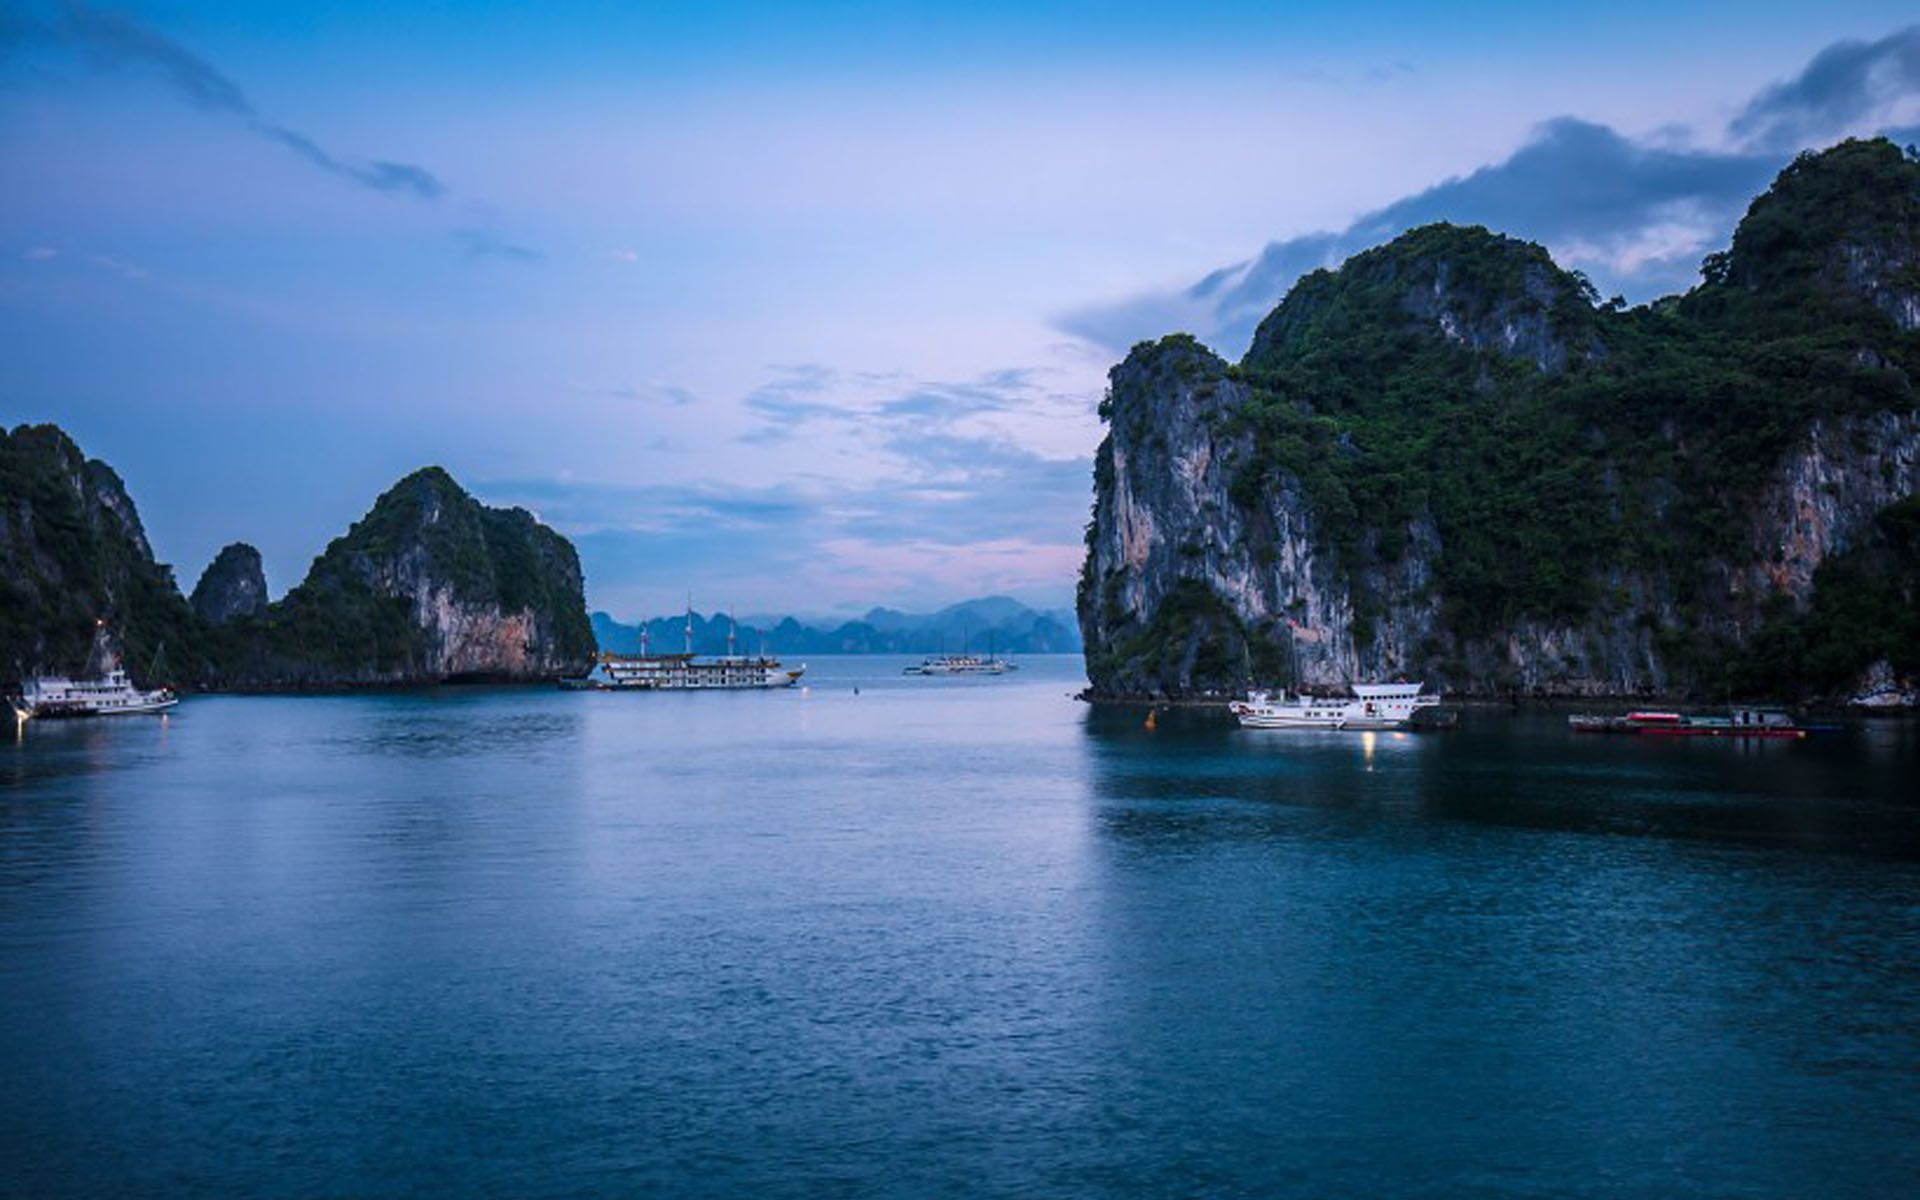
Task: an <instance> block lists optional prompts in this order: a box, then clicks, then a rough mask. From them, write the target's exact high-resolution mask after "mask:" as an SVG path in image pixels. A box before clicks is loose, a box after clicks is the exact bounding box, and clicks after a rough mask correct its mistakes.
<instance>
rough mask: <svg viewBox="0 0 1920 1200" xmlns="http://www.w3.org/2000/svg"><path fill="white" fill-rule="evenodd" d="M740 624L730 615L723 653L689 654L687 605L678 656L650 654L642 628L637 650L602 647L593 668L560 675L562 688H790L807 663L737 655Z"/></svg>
mask: <svg viewBox="0 0 1920 1200" xmlns="http://www.w3.org/2000/svg"><path fill="white" fill-rule="evenodd" d="M737 632H738V626H737V625H734V624H733V623H732V618H728V629H727V652H726V653H725V654H719V655H698V654H695V653H694V652H693V608H692V605H691V604H689V605H688V608H687V648H686V651H685V653H682V654H649V653H648V652H647V633H646V630H645V629H644V628H643V629H641V631H640V653H638V654H614V653H612V652H609V651H602V652H601V653H599V654H597V655H595V656H594V662H593V667H592V669H590V670H589V671H588V672H587V673H586V674H585V675H580V676H575V677H573V678H568V679H562V680H561V681H560V686H561V687H563V688H568V689H571V690H575V691H594V692H709V691H764V690H767V689H770V688H787V687H793V686H794V685H795V684H797V683H799V682H800V677H801V676H802V675H804V674H806V671H807V668H806V664H804V663H802V664H801V665H800V666H798V667H787V666H786V665H784V664H783V663H781V661H780V660H779V659H777V658H774V657H773V656H771V655H769V654H766V653H761V654H735V653H734V652H733V651H734V638H735V635H736V633H737Z"/></svg>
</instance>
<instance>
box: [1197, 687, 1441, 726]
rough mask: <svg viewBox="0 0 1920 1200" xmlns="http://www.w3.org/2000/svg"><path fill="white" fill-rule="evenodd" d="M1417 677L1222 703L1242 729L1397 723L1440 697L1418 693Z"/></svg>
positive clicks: (1266, 694) (1253, 695)
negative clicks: (1340, 694) (1341, 693)
mask: <svg viewBox="0 0 1920 1200" xmlns="http://www.w3.org/2000/svg"><path fill="white" fill-rule="evenodd" d="M1421 686H1422V685H1420V684H1418V683H1357V684H1355V685H1354V686H1353V699H1351V700H1349V699H1344V698H1339V699H1336V698H1333V697H1327V696H1309V695H1305V694H1296V695H1293V696H1289V695H1288V694H1287V693H1285V692H1281V693H1280V694H1279V695H1278V697H1275V696H1274V695H1273V694H1272V693H1270V692H1249V693H1248V694H1247V698H1246V699H1245V700H1235V701H1234V702H1233V703H1231V704H1229V705H1227V708H1228V710H1229V711H1231V712H1232V713H1233V715H1234V718H1235V719H1236V720H1238V721H1239V722H1240V724H1241V725H1242V726H1243V727H1245V728H1247V729H1399V728H1401V727H1402V726H1404V725H1406V724H1407V722H1409V721H1411V720H1412V719H1413V714H1414V713H1416V712H1418V711H1419V710H1420V709H1423V708H1431V707H1433V706H1434V705H1436V704H1438V703H1440V697H1438V696H1430V695H1423V694H1421V691H1420V688H1421Z"/></svg>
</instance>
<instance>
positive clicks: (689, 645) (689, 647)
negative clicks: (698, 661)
mask: <svg viewBox="0 0 1920 1200" xmlns="http://www.w3.org/2000/svg"><path fill="white" fill-rule="evenodd" d="M687 657H688V658H692V657H693V593H692V592H688V593H687Z"/></svg>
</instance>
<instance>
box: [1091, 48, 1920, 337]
mask: <svg viewBox="0 0 1920 1200" xmlns="http://www.w3.org/2000/svg"><path fill="white" fill-rule="evenodd" d="M1916 104H1920V27H1916V28H1913V29H1907V30H1903V31H1901V32H1899V33H1896V34H1893V35H1891V36H1889V37H1886V38H1883V39H1881V40H1880V41H1877V42H1841V43H1837V44H1835V45H1833V46H1829V47H1828V48H1827V49H1825V50H1823V51H1821V52H1820V53H1819V54H1818V55H1816V56H1815V57H1814V59H1813V60H1812V62H1811V63H1810V64H1809V65H1808V66H1807V68H1806V70H1804V71H1803V72H1801V74H1800V75H1798V76H1796V77H1795V78H1793V79H1791V80H1788V81H1785V82H1782V83H1778V84H1775V85H1773V86H1772V87H1769V88H1767V89H1766V90H1764V91H1762V92H1761V93H1759V94H1758V95H1757V96H1755V97H1754V99H1753V100H1752V101H1751V102H1750V103H1749V104H1748V105H1747V106H1746V108H1745V109H1743V110H1742V112H1741V114H1740V115H1739V116H1738V117H1736V118H1735V120H1734V121H1733V123H1732V125H1731V127H1730V129H1729V136H1730V143H1729V144H1727V145H1724V146H1720V147H1697V146H1690V145H1688V144H1687V141H1686V140H1685V139H1684V138H1683V137H1682V135H1681V132H1680V131H1678V130H1675V129H1673V128H1671V127H1669V128H1666V129H1662V130H1659V131H1656V132H1655V133H1654V134H1653V135H1650V136H1648V137H1645V138H1634V137H1629V136H1627V135H1625V134H1622V133H1620V132H1618V131H1616V130H1614V129H1612V128H1610V127H1608V126H1606V125H1601V124H1596V123H1594V122H1591V121H1583V120H1579V119H1577V118H1574V117H1558V118H1555V119H1553V120H1550V121H1547V122H1545V123H1544V124H1542V125H1540V126H1539V127H1537V128H1536V129H1535V130H1534V132H1533V135H1532V136H1531V137H1530V138H1529V139H1528V140H1527V141H1526V143H1525V144H1523V145H1522V146H1521V147H1520V148H1519V149H1518V150H1516V151H1514V153H1513V154H1512V155H1510V156H1508V157H1507V158H1506V159H1505V160H1503V161H1501V162H1498V163H1495V164H1492V165H1490V166H1486V167H1482V168H1481V169H1479V170H1477V171H1474V172H1472V173H1471V174H1468V175H1465V176H1461V177H1458V178H1454V179H1448V180H1446V181H1444V182H1442V183H1439V184H1436V185H1434V186H1433V187H1430V188H1427V189H1426V190H1424V191H1421V192H1418V193H1416V194H1414V195H1411V196H1407V197H1405V198H1403V199H1400V200H1397V201H1395V202H1394V203H1392V204H1389V205H1387V206H1385V207H1384V208H1380V209H1377V210H1375V211H1373V212H1370V213H1367V214H1365V215H1363V216H1361V217H1360V218H1359V219H1357V220H1355V221H1354V222H1353V223H1352V224H1350V225H1348V226H1347V227H1346V228H1344V229H1342V230H1339V231H1335V232H1325V231H1323V232H1318V233H1310V234H1305V235H1302V236H1299V237H1294V238H1288V239H1286V240H1283V241H1277V242H1272V243H1270V244H1268V245H1267V247H1266V248H1265V249H1264V250H1262V251H1261V252H1260V253H1259V255H1257V256H1256V257H1254V258H1253V259H1250V260H1248V261H1246V262H1241V263H1236V264H1234V265H1232V266H1228V267H1223V268H1220V269H1218V270H1216V271H1213V272H1211V273H1210V274H1208V275H1207V276H1205V277H1204V278H1202V279H1201V280H1200V281H1199V282H1197V283H1195V284H1193V285H1192V286H1190V287H1187V288H1184V289H1181V290H1178V291H1169V292H1152V293H1147V294H1144V295H1137V296H1132V297H1126V298H1123V299H1120V300H1118V301H1114V302H1111V303H1104V304H1098V305H1092V306H1088V307H1086V308H1083V309H1080V310H1077V311H1072V312H1068V313H1065V314H1063V315H1062V316H1060V317H1059V318H1057V319H1056V321H1055V324H1056V327H1057V328H1059V329H1061V330H1062V331H1063V332H1066V333H1070V334H1073V335H1074V336H1076V337H1080V338H1084V339H1086V340H1087V341H1089V342H1092V343H1094V344H1096V345H1098V346H1101V347H1104V348H1105V349H1106V350H1107V351H1108V352H1110V353H1119V352H1123V351H1124V350H1125V349H1126V348H1127V347H1128V346H1130V345H1132V344H1133V343H1134V342H1136V341H1138V340H1140V339H1142V338H1151V337H1158V336H1160V335H1161V334H1164V333H1168V332H1171V331H1173V330H1186V331H1188V332H1192V333H1194V334H1197V335H1198V336H1200V337H1201V338H1202V339H1203V340H1205V341H1207V342H1209V343H1210V344H1212V345H1214V346H1216V347H1218V348H1220V349H1221V350H1222V351H1223V352H1225V353H1229V354H1235V355H1237V354H1238V353H1239V352H1240V351H1241V350H1243V349H1244V348H1245V347H1246V345H1247V343H1248V342H1249V341H1250V340H1251V338H1252V334H1253V329H1254V327H1255V326H1256V325H1257V324H1258V323H1259V321H1260V319H1261V318H1262V317H1264V316H1265V315H1266V314H1267V313H1268V312H1269V311H1271V310H1272V308H1273V306H1274V305H1275V304H1277V303H1279V301H1280V298H1281V297H1282V296H1284V295H1285V294H1286V293H1287V290H1288V289H1289V288H1291V287H1292V286H1293V284H1294V281H1295V280H1297V279H1299V278H1300V276H1301V275H1303V274H1305V273H1307V272H1308V271H1312V270H1314V269H1316V268H1319V267H1332V266H1337V265H1339V263H1341V262H1342V261H1344V260H1345V259H1347V258H1348V257H1350V256H1352V255H1354V254H1357V253H1359V252H1360V251H1361V250H1364V249H1367V248H1368V247H1370V246H1375V245H1378V244H1380V243H1381V242H1385V241H1388V240H1390V239H1392V238H1393V237H1395V236H1397V235H1398V234H1400V233H1403V232H1405V231H1406V230H1408V229H1411V228H1414V227H1415V226H1418V225H1424V224H1427V223H1430V222H1434V221H1452V222H1456V223H1461V224H1479V225H1486V226H1488V227H1489V228H1492V229H1496V230H1499V231H1500V232H1502V233H1508V234H1513V235H1516V236H1519V237H1524V238H1528V239H1531V240H1533V241H1537V242H1540V243H1542V244H1543V245H1545V246H1546V247H1547V249H1548V250H1550V251H1551V252H1552V253H1553V254H1554V256H1555V257H1556V258H1557V259H1558V260H1559V261H1560V262H1561V263H1562V264H1563V265H1566V266H1570V267H1577V268H1579V269H1581V270H1583V271H1585V272H1586V273H1587V274H1588V275H1590V276H1591V277H1592V278H1593V279H1594V281H1595V283H1596V285H1597V286H1598V287H1600V289H1601V290H1602V292H1603V293H1612V292H1619V293H1622V294H1624V295H1626V296H1628V297H1630V298H1633V299H1649V298H1651V297H1653V296H1656V295H1660V294H1662V293H1666V292H1672V291H1679V290H1684V289H1685V288H1687V287H1689V286H1691V285H1692V284H1693V283H1694V282H1695V280H1696V279H1697V277H1698V270H1697V267H1698V263H1699V260H1700V259H1701V257H1702V256H1703V255H1704V254H1706V253H1707V252H1708V251H1710V250H1712V249H1713V248H1715V247H1717V246H1721V245H1724V244H1725V243H1726V241H1727V238H1728V237H1729V235H1730V234H1731V232H1732V228H1733V226H1734V224H1735V222H1737V221H1738V220H1739V217H1740V214H1741V213H1743V212H1744V211H1745V210H1746V206H1747V204H1748V202H1749V201H1751V200H1752V198H1753V196H1754V195H1755V193H1757V192H1759V191H1760V190H1761V189H1763V188H1764V187H1765V186H1766V185H1767V183H1768V181H1769V180H1771V179H1772V177H1773V175H1774V174H1775V173H1776V172H1777V171H1778V170H1779V169H1780V167H1781V166H1782V165H1784V163H1785V161H1786V159H1787V157H1789V156H1790V154H1791V152H1792V151H1793V150H1796V149H1799V148H1800V147H1801V146H1803V145H1807V144H1811V143H1815V142H1824V141H1828V140H1833V139H1836V138H1838V137H1840V136H1842V135H1844V134H1850V133H1863V132H1873V131H1878V130H1881V129H1887V128H1889V126H1890V124H1891V123H1893V122H1897V121H1900V120H1910V119H1913V118H1914V117H1915V115H1916V113H1915V106H1916Z"/></svg>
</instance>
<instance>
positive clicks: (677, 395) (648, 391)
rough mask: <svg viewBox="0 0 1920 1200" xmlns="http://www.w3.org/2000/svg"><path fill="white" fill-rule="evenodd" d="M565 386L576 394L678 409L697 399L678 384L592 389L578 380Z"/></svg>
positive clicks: (570, 381) (621, 385)
mask: <svg viewBox="0 0 1920 1200" xmlns="http://www.w3.org/2000/svg"><path fill="white" fill-rule="evenodd" d="M567 386H568V387H569V388H571V389H572V390H574V391H576V392H584V393H586V394H587V395H591V396H609V397H611V398H613V399H615V400H634V401H638V402H640V403H643V404H671V405H673V406H675V407H680V406H684V405H688V404H693V403H695V402H696V401H698V400H699V397H698V396H696V395H694V394H693V392H692V391H691V390H689V389H687V388H683V387H681V386H680V385H678V384H673V383H659V382H649V383H643V384H639V385H631V384H616V385H614V386H612V387H594V386H593V385H591V384H586V383H581V382H579V381H578V380H569V381H568V382H567Z"/></svg>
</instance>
